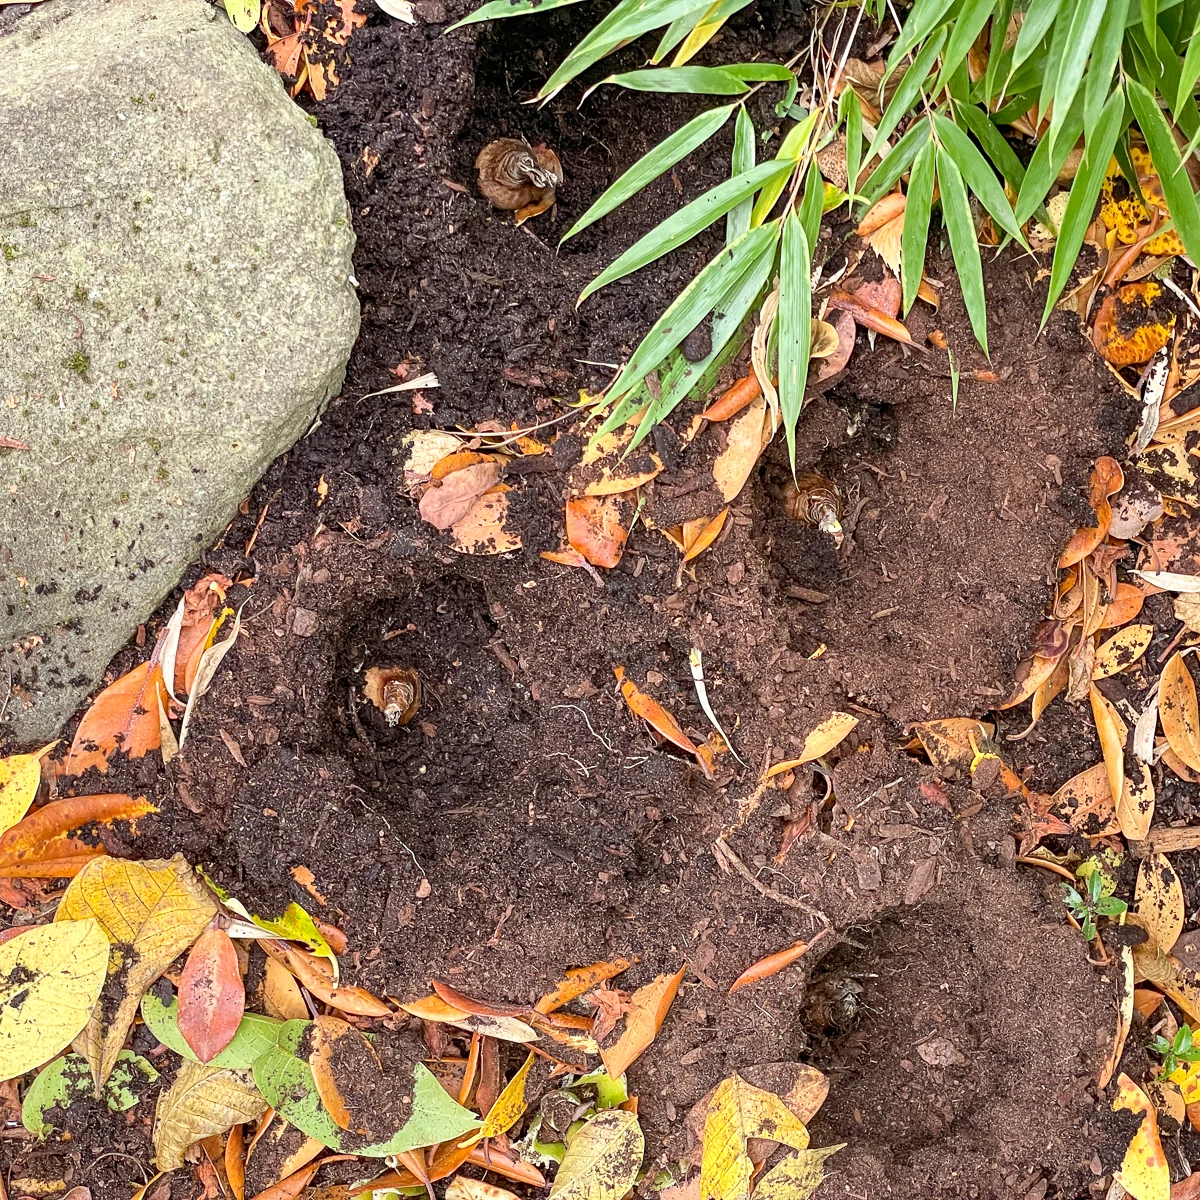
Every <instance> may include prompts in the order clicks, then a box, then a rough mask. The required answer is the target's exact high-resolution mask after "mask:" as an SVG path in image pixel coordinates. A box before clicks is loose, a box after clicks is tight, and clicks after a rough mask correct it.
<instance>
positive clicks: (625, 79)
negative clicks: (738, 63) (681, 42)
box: [584, 67, 750, 100]
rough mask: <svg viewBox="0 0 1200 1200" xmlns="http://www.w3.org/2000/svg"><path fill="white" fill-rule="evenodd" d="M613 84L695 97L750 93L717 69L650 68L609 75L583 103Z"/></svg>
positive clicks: (728, 74) (735, 80) (585, 93)
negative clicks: (609, 84)
mask: <svg viewBox="0 0 1200 1200" xmlns="http://www.w3.org/2000/svg"><path fill="white" fill-rule="evenodd" d="M606 83H615V84H617V85H618V86H619V87H623V88H629V89H630V91H634V92H668V93H671V92H674V93H688V94H692V95H697V96H741V95H744V94H745V93H746V92H748V91H749V90H750V89H749V88H748V87H747V86H746V84H744V83H743V82H742V81H741V80H740V79H738V77H737V76H736V75H734V74H732V73H731V72H729V71H726V70H723V69H722V68H720V67H650V68H648V69H647V70H644V71H625V72H623V73H622V74H620V75H609V76H607V77H606V78H604V79H601V80H600V82H599V83H597V84H593V86H592V87H590V88H588V90H587V91H586V92H584V99H585V100H586V99H587V97H588V96H590V95H591V94H592V92H594V91H595V90H596V88H598V87H602V86H603V85H604V84H606Z"/></svg>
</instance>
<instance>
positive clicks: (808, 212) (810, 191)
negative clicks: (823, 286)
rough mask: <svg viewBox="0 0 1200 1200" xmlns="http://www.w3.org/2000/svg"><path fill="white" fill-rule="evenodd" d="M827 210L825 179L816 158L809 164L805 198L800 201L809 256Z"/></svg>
mask: <svg viewBox="0 0 1200 1200" xmlns="http://www.w3.org/2000/svg"><path fill="white" fill-rule="evenodd" d="M824 211H825V181H824V180H823V179H822V178H821V170H820V168H819V167H818V166H817V162H816V159H813V161H812V162H810V163H809V164H808V175H807V176H806V177H805V180H804V198H803V199H802V200H801V201H800V225H801V227H802V228H803V229H804V240H805V242H807V243H808V248H809V257H810V258H811V256H812V248H813V247H814V246H815V245H816V244H817V238H818V237H819V236H820V233H821V214H822V213H823V212H824Z"/></svg>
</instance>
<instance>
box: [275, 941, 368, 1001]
mask: <svg viewBox="0 0 1200 1200" xmlns="http://www.w3.org/2000/svg"><path fill="white" fill-rule="evenodd" d="M258 944H259V945H260V946H261V947H262V948H263V950H264V951H266V953H267V954H269V955H270V956H271V957H272V958H274V959H275V960H276V961H278V962H280V963H281V964H282V965H283V966H285V967H287V969H288V970H289V971H291V972H292V974H293V975H295V976H296V978H297V979H298V980H299V981H300V982H301V983H302V984H303V985H304V986H305V987H306V988H307V989H308V990H309V991H310V992H312V994H313V995H314V996H316V998H317V999H318V1000H321V1001H323V1002H324V1003H325V1004H329V1005H331V1006H332V1007H333V1008H336V1009H339V1010H340V1011H341V1012H346V1013H350V1014H351V1015H352V1016H356V1017H387V1016H391V1013H392V1010H391V1009H390V1008H388V1006H387V1005H386V1004H384V1002H383V1001H382V1000H380V999H379V998H378V997H376V996H372V995H371V993H370V992H368V991H367V990H366V989H365V988H360V987H351V986H349V985H345V984H335V983H334V981H333V974H332V971H331V969H330V968H329V967H328V966H327V965H326V963H325V961H324V960H323V959H320V958H317V957H316V956H315V955H313V954H310V953H309V952H308V951H307V950H301V949H299V947H297V946H289V945H288V944H287V943H286V942H275V941H270V942H268V941H260V942H259V943H258Z"/></svg>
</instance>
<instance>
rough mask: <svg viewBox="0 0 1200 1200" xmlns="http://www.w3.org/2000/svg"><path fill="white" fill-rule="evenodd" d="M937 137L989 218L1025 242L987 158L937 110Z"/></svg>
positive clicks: (935, 117)
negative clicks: (989, 215)
mask: <svg viewBox="0 0 1200 1200" xmlns="http://www.w3.org/2000/svg"><path fill="white" fill-rule="evenodd" d="M933 120H934V123H935V125H936V126H937V133H938V138H939V139H940V140H941V143H942V146H943V148H944V149H945V151H946V153H947V154H949V155H950V157H951V158H952V159H954V165H955V166H956V167H958V169H959V171H960V172H961V173H962V177H963V179H964V180H965V181H966V184H967V186H968V187H969V188H970V189H971V191H972V192H973V193H974V194H975V196H976V197H977V198H978V200H979V203H980V204H982V205H983V207H984V208H986V209H987V210H988V212H989V213H991V215H992V220H994V221H995V222H996V224H997V225H999V226H1000V228H1001V229H1003V230H1004V232H1005V233H1007V234H1008V236H1009V237H1011V238H1013V239H1014V240H1015V241H1017V242H1019V243H1020V244H1021V245H1022V246H1024V245H1025V235H1024V234H1023V233H1022V232H1021V227H1020V225H1018V224H1017V221H1016V217H1015V216H1014V215H1013V210H1012V205H1011V204H1009V202H1008V197H1007V196H1006V195H1005V194H1004V189H1003V188H1002V187H1001V186H1000V181H999V180H998V179H997V178H996V176H995V173H994V172H993V171H992V168H991V167H989V166H988V163H987V160H986V159H985V158H984V157H983V155H982V154H980V153H979V150H978V148H977V147H976V145H975V143H974V142H972V141H971V139H970V138H969V137H967V135H966V134H965V133H963V131H962V130H961V129H959V127H958V126H957V125H955V124H954V123H953V122H952V121H948V120H946V118H945V117H943V116H942V115H941V114H940V113H939V114H937V115H935V116H934V118H933Z"/></svg>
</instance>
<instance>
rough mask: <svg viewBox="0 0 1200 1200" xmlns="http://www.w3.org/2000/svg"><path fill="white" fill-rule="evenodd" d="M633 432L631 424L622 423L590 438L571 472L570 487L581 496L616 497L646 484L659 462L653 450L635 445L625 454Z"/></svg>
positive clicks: (657, 468)
mask: <svg viewBox="0 0 1200 1200" xmlns="http://www.w3.org/2000/svg"><path fill="white" fill-rule="evenodd" d="M636 432H637V427H636V426H635V425H625V426H623V427H622V428H620V429H614V430H613V431H612V432H611V433H606V434H605V435H604V436H603V437H600V438H593V439H592V441H590V442H589V443H588V444H587V445H586V446H585V447H584V450H583V456H582V457H581V458H580V460H579V465H578V466H577V467H576V468H575V469H574V470H573V471H572V472H571V477H570V482H571V487H572V489H574V490H575V491H576V492H577V493H582V494H583V495H585V496H617V495H620V494H621V493H622V492H631V491H633V489H634V488H637V487H641V486H642V485H643V484H645V483H649V482H650V480H652V479H653V478H654V477H655V476H656V475H658V474H659V472H660V471H662V469H663V461H662V459H661V458H659V457H658V455H657V454H656V453H655V452H654V451H653V450H648V449H645V448H643V447H639V448H638V449H637V450H635V451H633V453H632V454H631V455H630V457H629V458H626V457H625V453H626V447H627V446H628V445H629V443H630V442H631V441H633V435H634V433H636Z"/></svg>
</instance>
